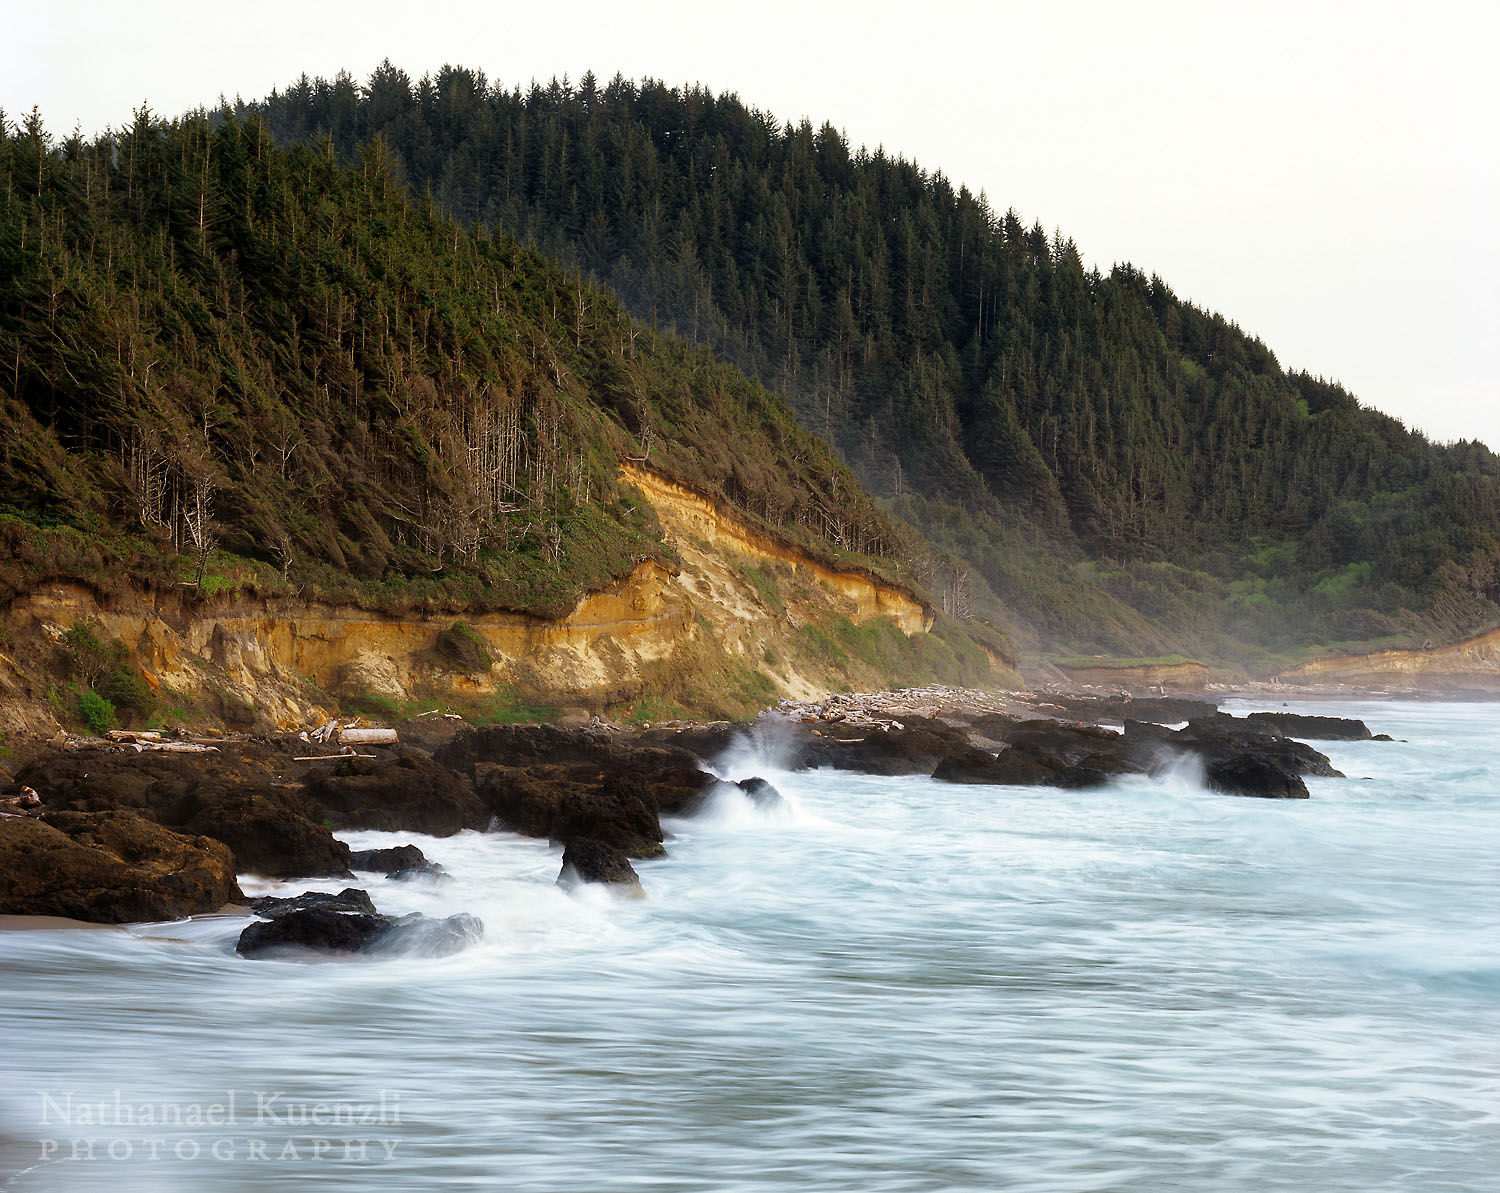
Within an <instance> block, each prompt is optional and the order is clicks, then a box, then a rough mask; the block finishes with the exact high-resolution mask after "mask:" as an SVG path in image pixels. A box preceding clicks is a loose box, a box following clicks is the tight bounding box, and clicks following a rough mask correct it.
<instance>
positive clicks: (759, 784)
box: [735, 775, 787, 812]
mask: <svg viewBox="0 0 1500 1193" xmlns="http://www.w3.org/2000/svg"><path fill="white" fill-rule="evenodd" d="M735 786H736V787H738V788H739V789H740V790H741V791H743V792H744V793H745V794H746V795H748V796H749V797H750V802H751V803H752V804H754V805H755V806H756V807H757V808H759V809H760V810H761V811H762V812H774V811H779V810H780V809H783V808H785V807H787V802H786V797H785V796H784V795H782V794H781V792H779V791H777V790H776V788H775V786H774V785H773V784H771V783H770V782H768V781H767V780H765V779H762V778H761V777H760V776H759V775H755V776H752V777H751V778H748V779H737V780H736V781H735Z"/></svg>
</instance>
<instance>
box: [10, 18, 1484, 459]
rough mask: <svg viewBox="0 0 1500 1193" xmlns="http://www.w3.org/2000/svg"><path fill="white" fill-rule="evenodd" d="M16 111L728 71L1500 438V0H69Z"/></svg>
mask: <svg viewBox="0 0 1500 1193" xmlns="http://www.w3.org/2000/svg"><path fill="white" fill-rule="evenodd" d="M5 24H6V26H7V28H6V37H5V39H4V41H3V42H0V107H3V108H4V109H5V111H6V113H7V115H8V116H9V117H10V118H12V119H14V118H16V117H18V116H19V115H20V114H22V113H24V112H27V111H29V110H30V109H31V107H32V106H33V105H36V106H38V107H39V108H40V109H41V111H42V114H43V116H44V117H45V119H46V121H47V124H48V127H49V128H51V129H53V130H55V131H57V132H59V133H66V132H68V131H70V130H71V129H72V128H73V126H74V125H75V124H77V125H80V126H81V127H82V129H83V131H84V132H85V133H90V134H91V133H93V132H96V131H98V130H100V129H102V128H105V127H109V126H117V125H121V124H124V123H125V122H127V121H128V120H129V119H130V115H131V112H132V110H133V109H134V108H136V107H138V106H139V105H140V104H141V103H142V102H145V103H148V104H149V105H150V107H151V108H152V110H153V111H155V112H158V113H162V114H168V115H174V114H177V113H180V112H182V111H184V110H186V109H188V108H190V107H194V106H196V105H198V104H211V103H213V101H214V100H215V99H216V98H217V97H218V96H219V95H220V94H221V93H223V94H227V95H229V96H234V95H235V94H239V95H242V96H244V97H245V98H247V99H248V98H252V97H258V96H261V95H264V94H265V93H266V92H268V91H269V90H270V89H271V88H272V87H280V86H285V85H286V84H287V83H288V82H290V81H292V80H294V79H295V78H296V77H297V75H299V74H301V73H302V72H303V71H306V72H307V73H308V74H310V75H316V74H324V75H332V74H333V73H334V72H336V71H337V70H339V69H341V68H342V69H347V70H349V71H350V72H351V73H352V74H354V76H355V77H356V78H358V79H360V80H364V79H365V78H366V77H368V75H369V73H370V71H371V70H372V69H373V68H374V67H375V66H376V64H377V63H379V61H380V60H381V59H382V58H384V57H387V56H388V57H390V58H391V60H392V61H393V62H395V63H396V64H397V65H398V66H400V67H402V68H403V69H405V70H406V71H408V72H409V73H410V74H411V75H412V76H413V77H414V78H415V77H417V76H419V75H421V74H422V73H423V72H424V71H428V70H435V69H436V68H438V67H440V66H442V65H443V64H444V63H450V62H451V63H458V64H463V65H465V66H469V67H473V68H476V69H481V70H483V71H485V72H486V73H487V74H488V75H489V77H490V78H491V79H492V80H499V81H503V82H504V83H506V84H507V85H510V84H513V83H516V82H520V83H523V84H524V83H527V82H529V81H530V80H531V79H532V78H533V77H535V78H539V79H541V80H543V81H545V80H546V79H548V78H550V77H551V76H552V75H554V74H556V75H559V76H561V75H563V74H567V75H569V76H570V77H571V78H572V79H574V80H576V79H577V78H578V77H579V76H581V75H582V74H583V73H584V72H585V71H586V70H593V71H594V73H595V74H596V75H598V76H600V78H601V79H608V78H609V77H610V76H612V75H613V74H615V72H617V71H618V72H620V73H622V74H624V75H626V76H627V77H632V78H640V77H643V76H645V75H652V76H654V77H657V78H660V79H664V80H666V81H668V82H671V83H684V82H701V83H704V84H706V85H707V86H709V87H711V88H713V89H714V90H716V91H734V92H737V93H738V94H739V96H740V98H741V99H743V100H744V101H745V102H746V103H748V104H751V105H753V106H755V107H759V108H764V109H767V110H769V111H771V112H774V113H775V114H776V115H778V116H780V117H782V118H784V119H800V118H801V117H803V116H807V117H810V118H811V119H812V120H813V122H814V123H815V124H819V123H821V122H822V121H824V120H825V119H826V120H830V121H832V122H833V124H834V125H836V126H837V127H839V128H841V129H843V130H844V131H845V132H846V133H847V134H848V135H849V137H850V139H851V140H852V141H853V142H855V143H856V144H860V143H863V144H866V145H869V146H870V147H872V148H873V147H874V146H875V145H877V144H883V145H884V146H885V148H886V149H887V151H889V152H893V153H901V154H904V155H906V156H907V157H909V158H913V159H915V160H916V161H917V162H919V163H920V164H921V165H922V166H923V167H925V168H926V169H928V170H941V171H942V172H943V173H944V174H946V175H947V176H948V177H949V178H950V179H952V180H953V181H954V182H956V183H964V184H966V185H968V186H969V188H970V189H972V190H974V191H976V192H978V191H980V190H983V191H984V192H986V194H987V195H988V196H989V199H990V202H991V204H992V205H993V206H994V207H995V208H996V209H998V210H1001V211H1003V210H1004V209H1005V208H1007V207H1015V209H1016V210H1017V211H1018V212H1019V213H1020V214H1021V216H1022V218H1023V219H1024V220H1025V221H1026V222H1027V223H1030V222H1032V221H1033V220H1040V221H1041V222H1042V223H1043V225H1044V226H1045V227H1046V228H1047V229H1048V230H1049V231H1051V230H1053V229H1057V228H1060V229H1061V230H1062V231H1063V233H1064V235H1066V236H1071V237H1072V238H1073V239H1074V241H1076V242H1077V244H1078V246H1079V249H1080V250H1081V251H1082V253H1083V255H1084V258H1085V260H1087V261H1089V262H1091V263H1093V264H1096V265H1098V266H1099V267H1100V268H1101V269H1106V270H1107V269H1108V268H1109V266H1110V265H1111V264H1112V263H1114V262H1116V261H1131V262H1133V263H1134V264H1136V265H1137V266H1139V267H1140V268H1142V269H1144V270H1145V271H1147V272H1148V273H1152V272H1154V273H1159V274H1160V275H1161V276H1162V277H1164V278H1165V279H1166V280H1167V282H1168V283H1169V284H1170V285H1171V286H1172V287H1173V289H1174V290H1175V291H1176V292H1177V293H1178V295H1180V296H1181V297H1184V298H1188V299H1191V300H1193V301H1194V302H1197V303H1199V304H1201V305H1203V306H1206V307H1209V308H1211V309H1214V310H1217V311H1219V312H1221V313H1222V314H1224V315H1225V316H1227V317H1228V318H1230V319H1233V320H1234V321H1235V322H1237V323H1238V324H1239V325H1240V326H1241V327H1242V328H1243V329H1244V330H1245V331H1247V332H1249V333H1251V334H1253V335H1258V336H1260V337H1261V339H1263V340H1264V341H1265V342H1266V343H1267V344H1268V345H1269V346H1270V347H1271V348H1272V349H1273V350H1274V351H1275V352H1276V354H1277V357H1278V358H1279V359H1280V360H1281V362H1282V364H1283V365H1285V366H1287V367H1289V368H1300V369H1306V370H1308V371H1309V372H1312V373H1315V374H1321V375H1323V376H1327V377H1330V378H1335V379H1337V380H1339V381H1342V382H1343V383H1344V384H1345V385H1346V386H1347V387H1348V388H1349V389H1350V390H1352V391H1353V392H1354V393H1355V394H1356V395H1357V396H1358V397H1360V398H1361V399H1362V400H1363V401H1365V402H1366V403H1368V404H1370V405H1373V406H1376V407H1378V408H1380V409H1382V410H1385V411H1387V412H1389V413H1391V414H1394V415H1396V416H1398V417H1400V418H1402V419H1403V420H1405V421H1406V422H1407V423H1408V425H1411V426H1416V427H1419V428H1421V429H1422V430H1424V431H1426V432H1427V433H1428V434H1430V435H1431V436H1433V437H1434V438H1436V439H1440V440H1447V439H1459V438H1479V439H1483V440H1484V441H1485V442H1487V443H1488V444H1489V445H1490V446H1491V447H1494V448H1496V449H1500V380H1497V378H1500V281H1497V278H1500V81H1497V80H1500V69H1497V67H1496V65H1495V61H1494V54H1495V52H1496V46H1497V45H1500V3H1496V0H1429V2H1428V3H1426V4H1422V5H1418V4H1415V3H1410V2H1409V0H1407V2H1404V3H1400V4H1397V3H1389V2H1387V0H1365V2H1360V3H1343V2H1333V0H1299V2H1289V3H1283V2H1282V0H1257V2H1256V3H1253V4H1250V3H1235V4H1231V3H1218V2H1216V0H1193V2H1187V3H1177V2H1169V0H1141V2H1138V3H1131V2H1129V0H1112V2H1107V3H1106V2H1095V0H1054V2H1048V0H1028V2H1027V3H1013V2H1011V0H992V2H989V3H978V2H974V3H970V2H965V0H937V2H935V3H931V4H929V5H927V7H926V10H925V11H923V10H921V9H919V7H918V6H917V5H916V4H913V3H911V2H910V0H902V2H900V3H890V2H887V0H866V2H863V3H843V2H840V3H837V4H818V3H808V2H807V0H801V2H795V3H793V2H788V0H761V2H752V3H747V4H743V5H733V6H731V5H727V4H713V3H706V2H704V0H671V2H668V3H649V2H648V3H645V4H641V3H634V4H630V3H623V2H621V0H609V2H602V0H589V2H587V3H567V2H566V0H556V2H554V3H551V4H545V5H544V4H540V3H536V2H534V0H533V2H530V3H526V4H515V3H509V2H505V0H485V2H481V3H472V2H463V3H460V2H448V3H445V2H443V0H426V2H423V3H411V2H410V0H403V2H402V3H394V2H391V0H365V2H363V3H358V4H351V3H344V2H342V0H340V2H334V3H322V2H319V0H298V2H296V3H290V2H287V0H259V2H258V3H255V4H251V5H234V6H209V5H205V4H202V3H200V2H196V0H195V2H193V3H185V2H181V0H138V2H126V0H115V2H112V3H90V2H85V0H51V2H50V3H46V4H43V3H40V2H37V3H33V4H29V5H27V6H26V10H25V11H21V12H15V11H12V13H11V14H10V15H9V16H8V17H7V20H6V22H5Z"/></svg>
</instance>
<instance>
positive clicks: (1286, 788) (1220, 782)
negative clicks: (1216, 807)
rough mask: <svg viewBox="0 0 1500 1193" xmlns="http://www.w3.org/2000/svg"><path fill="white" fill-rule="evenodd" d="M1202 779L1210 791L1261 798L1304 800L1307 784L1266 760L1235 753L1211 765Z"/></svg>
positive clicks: (1253, 755) (1252, 755)
mask: <svg viewBox="0 0 1500 1193" xmlns="http://www.w3.org/2000/svg"><path fill="white" fill-rule="evenodd" d="M1204 778H1205V780H1206V781H1207V783H1208V786H1209V788H1210V789H1211V790H1213V791H1222V792H1224V793H1225V794H1227V795H1248V796H1255V797H1257V798H1260V799H1306V798H1307V784H1305V783H1304V782H1303V781H1302V779H1301V778H1300V776H1298V775H1296V774H1293V773H1292V772H1290V771H1287V770H1284V769H1282V768H1281V767H1280V766H1278V765H1277V764H1276V763H1275V762H1274V761H1272V760H1271V759H1269V758H1263V757H1260V756H1258V755H1255V754H1237V755H1234V756H1233V757H1230V758H1221V759H1216V760H1214V761H1212V762H1210V763H1209V764H1208V766H1207V768H1206V769H1205V771H1204Z"/></svg>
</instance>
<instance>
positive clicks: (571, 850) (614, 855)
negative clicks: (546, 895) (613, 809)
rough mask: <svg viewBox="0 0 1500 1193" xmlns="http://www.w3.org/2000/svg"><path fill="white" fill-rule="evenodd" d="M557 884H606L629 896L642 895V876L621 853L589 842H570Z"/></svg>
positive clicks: (585, 840) (573, 885)
mask: <svg viewBox="0 0 1500 1193" xmlns="http://www.w3.org/2000/svg"><path fill="white" fill-rule="evenodd" d="M557 882H558V885H559V886H563V887H569V888H571V887H576V886H578V885H580V884H581V883H591V882H598V883H607V884H610V885H613V886H618V887H621V888H622V889H623V890H626V891H628V892H630V893H634V894H641V893H643V892H642V891H641V879H640V876H639V875H638V874H637V873H636V872H635V867H634V866H632V865H631V864H630V859H629V858H628V857H626V856H625V854H624V852H623V851H622V850H619V849H617V848H615V847H614V846H613V845H606V844H605V843H604V842H603V841H591V840H589V839H587V838H583V839H580V840H577V841H569V842H568V845H567V848H566V849H564V850H563V859H562V872H561V873H559V874H558V876H557Z"/></svg>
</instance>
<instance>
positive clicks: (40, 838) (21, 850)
mask: <svg viewBox="0 0 1500 1193" xmlns="http://www.w3.org/2000/svg"><path fill="white" fill-rule="evenodd" d="M242 897H243V896H242V895H241V894H240V889H239V887H238V885H237V884H236V882H235V869H234V856H233V854H231V853H230V851H229V849H228V847H227V846H225V845H224V844H223V843H222V842H220V841H213V840H210V839H209V838H207V837H202V836H186V835H184V834H181V833H175V832H172V831H171V830H170V829H166V828H163V827H162V826H161V825H159V824H155V823H153V822H152V821H150V820H147V819H145V818H144V817H141V816H138V815H136V814H134V813H132V812H47V813H44V814H43V815H42V816H40V817H38V818H32V817H25V816H7V817H3V818H0V913H5V914H8V915H55V916H67V917H69V918H71V919H76V920H89V921H91V922H93V923H101V924H125V923H142V922H146V921H154V920H177V919H182V918H183V917H185V916H189V915H194V914H198V913H202V912H209V911H216V910H218V909H219V908H220V907H222V906H223V905H224V904H225V903H231V902H237V901H238V900H240V899H241V898H242Z"/></svg>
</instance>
